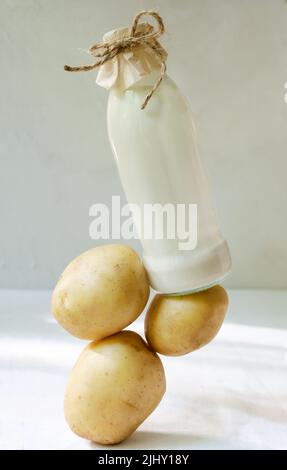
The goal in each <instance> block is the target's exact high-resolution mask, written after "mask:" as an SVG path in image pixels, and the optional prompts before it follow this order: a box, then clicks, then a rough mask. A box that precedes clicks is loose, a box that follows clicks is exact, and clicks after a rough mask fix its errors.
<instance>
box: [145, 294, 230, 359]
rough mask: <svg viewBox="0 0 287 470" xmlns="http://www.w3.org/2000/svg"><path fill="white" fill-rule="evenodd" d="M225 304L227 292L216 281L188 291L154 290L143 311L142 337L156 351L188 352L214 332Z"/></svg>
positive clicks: (199, 346)
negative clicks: (189, 292)
mask: <svg viewBox="0 0 287 470" xmlns="http://www.w3.org/2000/svg"><path fill="white" fill-rule="evenodd" d="M227 307H228V296H227V293H226V291H225V289H224V288H223V287H221V286H219V285H217V286H214V287H211V288H210V289H207V290H204V291H201V292H196V293H194V294H188V295H180V296H171V295H161V294H158V295H156V296H155V297H154V299H153V301H152V302H151V304H150V307H149V309H148V312H147V315H146V319H145V336H146V339H147V341H148V343H149V344H150V346H151V347H152V349H153V350H154V351H157V352H158V353H160V354H164V355H166V356H181V355H183V354H188V353H190V352H191V351H194V350H196V349H198V348H201V347H202V346H204V345H205V344H207V343H209V341H211V340H212V339H213V338H214V337H215V336H216V334H217V333H218V331H219V329H220V327H221V325H222V323H223V320H224V317H225V313H226V311H227Z"/></svg>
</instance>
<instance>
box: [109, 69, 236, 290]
mask: <svg viewBox="0 0 287 470" xmlns="http://www.w3.org/2000/svg"><path fill="white" fill-rule="evenodd" d="M152 83H154V77H153V76H152V74H151V76H148V77H145V79H143V80H142V81H140V82H138V83H136V84H135V85H134V86H132V87H131V88H130V89H128V90H125V91H120V90H118V89H116V88H115V89H112V90H111V91H110V96H109V101H108V113H107V121H108V133H109V138H110V142H111V146H112V149H113V153H114V156H115V159H116V162H117V165H118V170H119V174H120V178H121V181H122V184H123V187H124V191H125V193H126V196H127V200H128V202H129V203H131V204H135V205H137V206H138V207H139V208H140V209H141V211H142V214H144V210H145V209H144V208H145V207H147V206H150V205H161V207H164V206H166V205H167V204H168V205H170V204H171V205H173V206H174V208H175V213H176V208H177V207H179V206H180V205H181V206H183V205H184V206H185V207H186V208H188V207H190V204H192V205H194V207H195V206H196V207H197V213H196V222H197V223H196V227H195V226H194V227H190V226H189V224H188V223H187V224H186V221H185V227H186V229H187V230H196V232H197V233H196V243H195V244H194V246H193V247H192V249H188V244H186V246H184V244H183V243H182V239H180V238H179V236H178V233H177V232H178V231H177V230H175V237H174V238H167V237H157V236H153V237H151V238H147V237H146V236H144V234H143V227H142V226H141V230H140V233H141V237H140V238H141V243H142V246H143V261H144V264H145V267H146V269H147V272H148V275H149V278H150V282H151V286H152V287H153V288H154V289H155V290H157V291H159V292H163V293H173V294H175V293H184V292H191V291H195V290H200V289H204V288H207V287H209V286H211V285H213V284H215V283H217V282H219V281H220V280H221V279H223V278H224V277H225V276H226V274H227V273H228V272H229V271H230V267H231V260H230V254H229V250H228V246H227V243H226V241H225V240H224V238H223V237H222V235H221V233H220V231H219V228H218V225H217V220H216V216H215V213H214V210H213V207H212V199H211V196H210V191H209V184H208V181H207V178H206V174H205V171H204V168H203V165H202V162H201V159H200V156H199V154H198V151H197V147H196V137H195V130H194V125H193V118H192V114H191V110H190V107H189V104H188V102H187V101H186V99H185V97H184V96H183V95H182V93H181V92H180V90H179V89H178V87H177V86H176V85H175V83H174V82H173V81H172V80H171V79H170V78H169V77H167V76H165V77H164V79H163V82H162V83H161V85H160V87H159V88H158V90H157V92H156V93H155V94H154V95H153V97H152V99H151V100H150V102H149V104H148V106H147V107H146V109H145V110H141V109H140V106H141V103H142V102H143V100H144V97H145V95H146V93H147V92H148V91H149V90H150V87H151V86H152ZM166 207H167V206H166ZM186 214H188V209H187V212H186ZM155 217H157V215H156V213H155ZM160 217H162V213H161V214H160ZM193 220H194V221H195V218H194V217H193ZM142 221H143V219H142ZM143 223H145V221H144V222H143ZM177 223H179V222H178V220H177ZM145 235H146V234H145ZM193 241H195V238H193ZM186 247H187V248H186Z"/></svg>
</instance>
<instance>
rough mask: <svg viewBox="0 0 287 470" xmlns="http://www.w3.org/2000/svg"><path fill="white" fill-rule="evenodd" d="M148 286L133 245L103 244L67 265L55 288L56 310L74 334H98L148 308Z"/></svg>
mask: <svg viewBox="0 0 287 470" xmlns="http://www.w3.org/2000/svg"><path fill="white" fill-rule="evenodd" d="M149 290H150V289H149V284H148V279H147V275H146V272H145V269H144V266H143V264H142V262H141V260H140V258H139V256H138V255H137V253H136V252H135V251H134V250H132V249H131V248H129V247H128V246H125V245H106V246H100V247H97V248H93V249H91V250H89V251H86V252H85V253H83V254H81V255H80V256H78V257H77V258H76V259H74V260H73V261H72V262H71V263H70V264H69V265H68V267H67V268H66V269H65V271H64V272H63V274H62V276H61V277H60V279H59V281H58V284H57V286H56V288H55V291H54V293H53V297H52V311H53V313H54V316H55V318H56V319H57V321H58V322H59V323H60V325H62V326H63V327H64V328H65V329H66V330H67V331H69V332H70V333H71V334H72V335H74V336H77V337H78V338H82V339H89V340H98V339H101V338H104V337H106V336H109V335H112V334H114V333H117V332H119V331H121V330H122V329H123V328H125V327H126V326H128V325H129V324H130V323H132V322H133V321H134V320H135V319H136V318H137V317H138V316H139V315H140V313H141V312H142V310H143V309H144V307H145V305H146V302H147V300H148V297H149Z"/></svg>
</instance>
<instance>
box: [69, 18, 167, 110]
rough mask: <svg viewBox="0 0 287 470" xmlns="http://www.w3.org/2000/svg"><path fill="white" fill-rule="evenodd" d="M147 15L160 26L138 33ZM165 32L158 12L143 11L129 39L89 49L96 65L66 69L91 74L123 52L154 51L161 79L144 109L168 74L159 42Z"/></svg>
mask: <svg viewBox="0 0 287 470" xmlns="http://www.w3.org/2000/svg"><path fill="white" fill-rule="evenodd" d="M145 15H147V16H151V17H153V18H154V19H155V20H156V22H157V26H158V29H157V30H154V28H153V27H152V26H151V25H149V24H148V28H147V29H146V30H145V31H144V32H139V31H137V27H138V23H139V20H140V18H141V17H142V16H145ZM164 31H165V28H164V24H163V20H162V18H161V16H160V15H159V14H158V13H157V12H155V11H147V10H145V11H141V12H139V13H138V14H137V15H136V16H135V18H134V20H133V24H132V26H131V28H130V34H129V35H128V36H127V37H125V38H123V39H120V40H115V41H112V42H102V43H98V44H94V45H93V46H91V47H90V48H89V49H88V52H89V54H91V55H92V56H93V57H95V58H97V59H99V60H97V61H96V62H95V63H94V64H91V65H80V66H78V67H71V66H70V65H65V66H64V69H65V70H66V71H67V72H89V71H90V70H94V69H95V68H97V67H100V66H101V65H103V64H105V63H106V62H108V61H109V60H112V59H113V58H114V57H116V56H117V55H118V54H120V53H122V52H126V51H129V50H132V49H133V48H135V47H138V46H146V47H148V48H150V49H152V50H153V51H154V53H155V55H157V57H158V58H159V60H160V64H161V69H160V76H159V78H158V79H157V81H156V82H155V84H154V85H153V87H152V89H151V90H150V92H149V93H148V94H147V95H146V97H145V99H144V102H143V103H142V105H141V109H144V108H145V107H146V105H147V104H148V102H149V100H150V99H151V97H152V95H153V94H154V92H155V91H156V90H157V89H158V87H159V85H160V84H161V82H162V79H163V77H164V75H165V72H166V64H165V59H166V53H165V51H164V50H163V49H162V47H161V45H160V43H159V42H158V41H157V38H158V37H159V36H161V35H162V34H163V33H164Z"/></svg>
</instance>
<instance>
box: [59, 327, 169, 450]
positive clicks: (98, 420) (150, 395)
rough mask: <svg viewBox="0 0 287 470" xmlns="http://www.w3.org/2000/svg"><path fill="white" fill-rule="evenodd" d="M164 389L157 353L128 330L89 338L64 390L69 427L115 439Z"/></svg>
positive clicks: (142, 416) (84, 434)
mask: <svg viewBox="0 0 287 470" xmlns="http://www.w3.org/2000/svg"><path fill="white" fill-rule="evenodd" d="M164 392H165V375H164V369H163V366H162V363H161V360H160V359H159V357H158V356H157V355H156V354H155V353H154V352H152V351H151V350H150V348H149V347H148V345H147V344H146V343H145V341H144V340H143V339H142V338H141V337H140V336H139V335H138V334H137V333H134V332H132V331H122V332H121V333H118V334H116V335H114V336H110V337H109V338H105V339H103V340H101V341H98V342H96V341H95V342H93V343H90V344H89V345H88V346H87V347H86V348H85V349H84V351H83V352H82V354H81V355H80V357H79V359H78V361H77V363H76V365H75V367H74V369H73V371H72V373H71V377H70V380H69V383H68V386H67V389H66V395H65V404H64V408H65V417H66V420H67V422H68V424H69V426H70V428H71V430H72V431H73V432H74V433H76V434H78V435H79V436H81V437H84V438H86V439H89V440H91V441H94V442H97V443H99V444H117V443H119V442H121V441H123V440H124V439H126V438H127V437H128V436H130V435H131V434H132V433H133V432H134V431H135V429H136V428H137V427H138V426H139V425H140V424H141V423H142V422H143V421H144V420H145V419H146V418H147V416H148V415H149V414H150V413H151V412H152V411H153V410H154V409H155V407H156V406H157V405H158V404H159V402H160V400H161V399H162V397H163V395H164Z"/></svg>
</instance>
